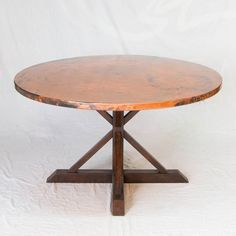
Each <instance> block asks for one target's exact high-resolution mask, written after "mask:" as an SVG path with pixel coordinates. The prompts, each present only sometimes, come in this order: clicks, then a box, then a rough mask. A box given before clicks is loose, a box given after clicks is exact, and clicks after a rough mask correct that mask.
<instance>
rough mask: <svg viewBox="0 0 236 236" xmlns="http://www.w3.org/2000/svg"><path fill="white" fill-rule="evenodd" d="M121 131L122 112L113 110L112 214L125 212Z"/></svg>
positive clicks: (122, 130) (122, 124)
mask: <svg viewBox="0 0 236 236" xmlns="http://www.w3.org/2000/svg"><path fill="white" fill-rule="evenodd" d="M123 132H124V112H123V111H114V112H113V145H112V195H111V198H112V199H111V212H112V214H113V215H117V216H121V215H124V214H125V203H124V174H123V152H124V151H123V148H124V143H123Z"/></svg>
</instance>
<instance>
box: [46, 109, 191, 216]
mask: <svg viewBox="0 0 236 236" xmlns="http://www.w3.org/2000/svg"><path fill="white" fill-rule="evenodd" d="M98 112H99V113H100V114H101V115H102V116H103V117H104V118H105V119H106V120H107V121H108V122H109V123H110V124H112V126H113V129H112V130H111V131H110V132H108V133H107V134H106V135H105V136H104V137H103V138H102V139H101V140H100V141H99V142H98V143H97V144H96V145H95V146H93V147H92V148H91V149H90V150H89V151H88V152H87V153H86V154H85V155H84V156H83V157H82V158H81V159H80V160H79V161H77V162H76V163H75V164H74V165H73V166H72V167H71V168H70V169H59V170H56V171H55V172H54V173H52V174H51V175H50V176H49V177H48V179H47V182H48V183H112V200H111V211H112V214H113V215H124V214H125V208H124V183H188V179H187V178H186V177H185V176H184V175H183V174H182V173H181V172H180V171H179V170H167V169H166V168H165V167H164V166H162V165H161V164H160V163H159V162H158V161H157V160H156V159H155V158H154V157H153V156H152V155H151V154H150V153H149V152H148V151H147V150H146V149H144V148H143V147H142V146H141V145H140V144H139V143H138V142H137V141H136V140H135V139H134V138H133V137H132V136H131V135H130V134H129V133H128V132H127V131H125V130H124V124H126V123H127V122H128V121H129V120H130V119H132V118H133V116H134V115H136V114H137V112H138V111H130V112H128V113H127V114H126V115H125V116H124V112H123V111H114V112H113V116H111V115H110V114H109V113H107V112H105V111H98ZM110 139H113V145H112V147H113V151H112V156H113V162H112V170H106V169H92V170H91V169H80V167H81V166H82V165H83V164H84V163H86V162H87V161H88V160H89V159H90V158H91V157H92V156H93V155H94V154H95V153H96V152H97V151H98V150H99V149H101V148H102V147H103V146H104V145H105V144H106V143H107V142H108V141H109V140H110ZM123 139H125V140H126V141H128V142H129V143H130V144H131V145H132V146H133V147H134V148H135V149H136V150H137V151H139V152H140V153H141V154H142V155H143V156H144V157H145V158H146V159H147V160H148V161H149V162H150V163H151V164H152V165H153V166H154V167H155V168H156V169H142V170H138V169H123Z"/></svg>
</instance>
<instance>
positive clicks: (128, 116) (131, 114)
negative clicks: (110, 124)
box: [124, 111, 139, 124]
mask: <svg viewBox="0 0 236 236" xmlns="http://www.w3.org/2000/svg"><path fill="white" fill-rule="evenodd" d="M138 112H139V111H129V112H128V113H127V114H126V115H125V117H124V124H126V123H128V122H129V120H131V119H132V118H133V117H134V116H135V115H136V114H137V113H138Z"/></svg>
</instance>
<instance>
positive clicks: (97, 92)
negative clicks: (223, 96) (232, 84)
mask: <svg viewBox="0 0 236 236" xmlns="http://www.w3.org/2000/svg"><path fill="white" fill-rule="evenodd" d="M221 81H222V79H221V77H220V75H219V74H218V73H217V72H215V71H214V70H212V69H209V68H207V67H205V66H201V65H198V64H194V63H190V62H185V61H180V60H174V59H168V58H159V57H152V56H132V55H117V56H92V57H78V58H71V59H64V60H58V61H51V62H47V63H43V64H39V65H35V66H32V67H29V68H27V69H25V70H23V71H22V72H20V73H18V74H17V75H16V78H15V87H16V89H17V91H18V92H20V93H21V94H22V95H24V96H26V97H28V98H31V99H33V100H36V101H39V102H44V103H49V104H53V105H58V106H66V107H73V108H79V109H90V110H91V109H92V110H119V111H131V110H144V109H154V108H164V107H173V106H180V105H184V104H189V103H193V102H198V101H200V100H203V99H206V98H208V97H210V96H212V95H214V94H215V93H217V92H218V91H219V89H220V86H221Z"/></svg>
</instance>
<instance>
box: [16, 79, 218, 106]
mask: <svg viewBox="0 0 236 236" xmlns="http://www.w3.org/2000/svg"><path fill="white" fill-rule="evenodd" d="M14 85H15V89H16V90H17V91H18V92H19V93H20V94H21V95H23V96H25V97H27V98H29V99H32V100H34V101H38V102H41V103H46V104H50V105H55V106H62V107H68V108H76V109H82V110H104V111H135V110H151V109H161V108H168V107H176V106H182V105H187V104H192V103H195V102H199V101H202V100H205V99H207V98H210V97H212V96H214V95H215V94H217V93H218V92H219V91H220V89H221V87H222V79H221V82H220V84H219V85H218V86H217V87H216V88H215V89H213V90H211V91H209V92H207V93H205V94H201V95H198V96H194V97H187V98H180V99H176V100H172V101H163V102H148V103H122V104H119V103H117V104H115V103H97V102H83V101H77V102H75V101H63V100H61V99H57V98H48V97H44V96H40V95H37V94H34V93H31V92H29V91H26V90H24V89H22V88H21V87H20V86H19V85H17V83H16V82H15V81H14Z"/></svg>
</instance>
